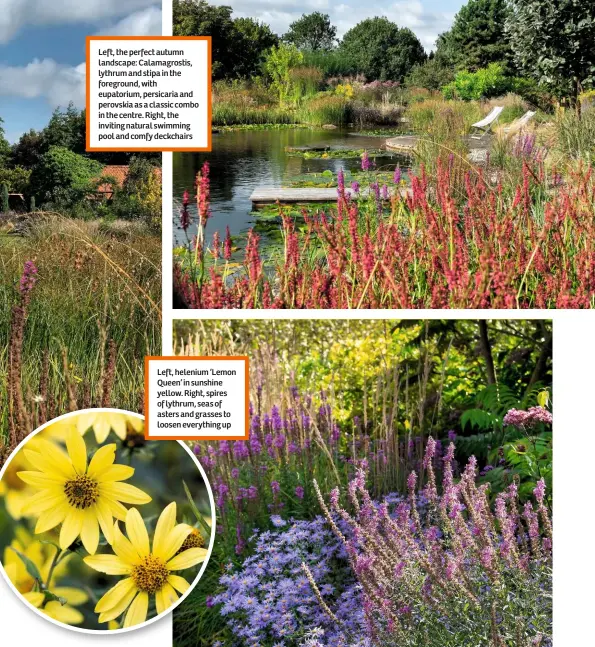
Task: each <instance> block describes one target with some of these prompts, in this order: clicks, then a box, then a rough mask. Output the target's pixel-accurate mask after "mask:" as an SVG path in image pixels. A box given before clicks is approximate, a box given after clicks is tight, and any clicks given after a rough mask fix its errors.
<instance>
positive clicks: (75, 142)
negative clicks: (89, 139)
mask: <svg viewBox="0 0 595 647" xmlns="http://www.w3.org/2000/svg"><path fill="white" fill-rule="evenodd" d="M86 129H87V117H86V113H85V111H84V110H80V111H79V110H77V109H76V108H75V107H74V104H72V103H70V104H69V105H68V108H66V110H61V109H60V108H56V110H54V113H53V114H52V117H51V119H50V121H49V123H48V125H47V126H46V127H45V128H44V129H43V131H42V137H43V145H42V150H43V152H44V153H46V152H47V151H49V150H50V148H52V146H60V147H63V148H67V149H68V150H69V151H72V152H74V153H77V154H79V155H83V154H84V153H85V149H86Z"/></svg>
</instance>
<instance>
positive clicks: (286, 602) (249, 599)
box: [210, 517, 369, 647]
mask: <svg viewBox="0 0 595 647" xmlns="http://www.w3.org/2000/svg"><path fill="white" fill-rule="evenodd" d="M273 524H274V525H275V526H277V527H279V528H282V529H283V530H279V531H264V532H262V531H257V532H256V533H255V534H254V536H253V537H252V538H251V542H253V543H254V554H253V555H252V556H250V557H248V558H247V559H245V560H244V562H243V564H242V566H241V568H240V569H239V570H238V571H234V570H233V569H232V568H231V566H230V567H228V572H227V573H226V574H225V575H223V576H222V577H221V579H220V583H221V585H222V586H223V587H224V590H223V591H222V592H221V593H219V594H218V595H216V596H214V597H213V598H212V600H211V601H210V605H211V606H213V605H221V607H220V613H221V615H222V616H223V617H224V618H225V622H226V623H227V625H228V627H229V628H230V629H231V630H232V633H233V635H234V637H235V641H234V643H233V644H237V645H242V646H243V647H257V646H259V645H265V644H266V645H278V646H279V647H281V646H288V647H289V645H296V644H299V642H298V641H299V639H300V637H303V636H304V635H306V634H310V633H315V634H316V635H317V640H318V642H317V643H311V644H317V645H319V646H320V647H346V646H347V645H349V646H350V647H365V645H367V644H369V643H368V642H367V640H366V638H365V627H364V614H363V610H362V597H361V592H360V589H359V587H358V585H357V583H356V581H355V578H354V576H353V575H352V574H351V573H350V570H349V566H348V562H347V554H346V552H345V550H344V547H343V545H342V543H341V541H340V540H339V539H337V538H336V537H335V536H334V534H333V532H332V531H331V530H330V529H329V528H328V526H327V525H326V522H325V520H324V519H323V518H322V517H317V518H316V519H314V520H313V521H293V520H292V521H290V522H286V521H283V520H282V519H280V518H279V517H275V518H273ZM302 562H303V563H305V564H306V565H307V566H308V567H309V569H310V572H311V574H312V576H313V578H314V581H315V583H316V587H317V588H318V592H319V594H320V595H321V596H322V599H323V600H324V601H325V603H326V604H327V605H328V606H329V607H330V608H331V609H332V612H333V613H334V614H335V616H336V617H337V618H338V619H339V621H340V624H337V623H336V622H334V621H333V620H332V619H331V618H330V617H329V616H328V615H327V613H326V612H325V611H324V610H323V609H322V608H321V604H320V602H319V599H318V597H317V595H316V592H315V591H313V590H312V586H311V584H310V582H309V581H308V578H307V577H306V575H305V574H304V571H303V570H302ZM339 587H340V588H339Z"/></svg>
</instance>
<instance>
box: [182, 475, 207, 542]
mask: <svg viewBox="0 0 595 647" xmlns="http://www.w3.org/2000/svg"><path fill="white" fill-rule="evenodd" d="M182 484H183V485H184V492H186V498H187V499H188V503H189V504H190V508H191V509H192V512H193V513H194V516H195V517H196V520H197V521H198V523H199V525H200V526H201V528H202V530H203V532H204V536H205V539H207V538H210V536H211V528H210V527H209V524H208V523H207V522H206V521H205V518H204V517H203V515H202V514H201V513H200V511H199V509H198V508H197V507H196V503H194V499H193V498H192V494H191V493H190V489H189V488H188V486H187V485H186V481H182Z"/></svg>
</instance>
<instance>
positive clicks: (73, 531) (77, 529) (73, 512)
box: [60, 508, 84, 550]
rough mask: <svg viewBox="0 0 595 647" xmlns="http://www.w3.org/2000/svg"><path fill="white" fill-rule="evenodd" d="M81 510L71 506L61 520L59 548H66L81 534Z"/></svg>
mask: <svg viewBox="0 0 595 647" xmlns="http://www.w3.org/2000/svg"><path fill="white" fill-rule="evenodd" d="M83 517H84V515H83V511H82V510H78V509H76V508H71V509H70V512H69V513H68V514H67V515H66V518H65V519H64V521H63V522H62V528H60V548H61V549H62V550H66V548H68V547H69V546H70V544H72V542H73V541H74V540H75V539H76V538H77V537H78V536H79V535H80V534H81V528H82V526H83Z"/></svg>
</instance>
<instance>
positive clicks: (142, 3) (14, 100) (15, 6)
mask: <svg viewBox="0 0 595 647" xmlns="http://www.w3.org/2000/svg"><path fill="white" fill-rule="evenodd" d="M93 34H114V35H120V34H121V35H127V36H136V35H144V34H161V2H160V1H159V0H0V117H2V118H3V119H4V128H5V131H6V137H7V139H8V140H9V141H11V142H14V141H16V140H17V139H18V138H19V137H20V135H21V134H22V133H23V132H26V131H28V130H30V129H31V128H35V129H36V130H40V129H41V128H43V127H44V126H45V125H46V124H47V122H48V120H49V118H50V116H51V114H52V112H53V110H54V109H55V108H56V107H57V106H63V107H66V106H67V105H68V103H69V102H70V101H72V102H73V103H74V104H75V105H76V106H78V107H83V105H84V102H85V90H84V87H85V86H84V83H85V71H84V61H85V37H86V36H88V35H93Z"/></svg>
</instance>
